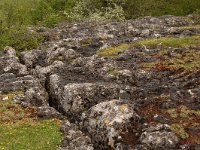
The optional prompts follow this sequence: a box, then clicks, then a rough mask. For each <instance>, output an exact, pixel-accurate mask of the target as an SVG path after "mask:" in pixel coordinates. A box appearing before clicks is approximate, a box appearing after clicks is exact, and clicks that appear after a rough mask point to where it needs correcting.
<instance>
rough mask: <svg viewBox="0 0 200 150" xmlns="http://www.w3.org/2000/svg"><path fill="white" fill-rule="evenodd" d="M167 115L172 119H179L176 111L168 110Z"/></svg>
mask: <svg viewBox="0 0 200 150" xmlns="http://www.w3.org/2000/svg"><path fill="white" fill-rule="evenodd" d="M167 113H168V114H169V115H170V116H171V117H172V118H177V117H178V113H177V110H176V109H169V110H167Z"/></svg>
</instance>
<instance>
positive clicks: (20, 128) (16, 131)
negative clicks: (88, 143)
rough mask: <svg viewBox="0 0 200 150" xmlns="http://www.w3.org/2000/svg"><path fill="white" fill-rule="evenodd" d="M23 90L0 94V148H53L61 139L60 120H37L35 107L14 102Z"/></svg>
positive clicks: (31, 149) (53, 149)
mask: <svg viewBox="0 0 200 150" xmlns="http://www.w3.org/2000/svg"><path fill="white" fill-rule="evenodd" d="M15 96H23V92H14V93H9V94H1V95H0V133H1V134H0V150H55V149H56V148H57V147H58V145H59V144H60V142H61V140H62V134H61V132H60V131H59V128H60V124H61V121H60V120H55V119H52V120H43V121H42V120H38V118H37V116H36V109H35V108H22V107H21V106H19V105H17V104H14V103H13V101H12V99H13V97H15Z"/></svg>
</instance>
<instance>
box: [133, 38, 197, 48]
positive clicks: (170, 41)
mask: <svg viewBox="0 0 200 150" xmlns="http://www.w3.org/2000/svg"><path fill="white" fill-rule="evenodd" d="M199 44H200V37H199V36H192V37H184V38H158V39H147V40H142V41H138V42H136V43H135V44H134V46H136V47H141V46H147V47H150V48H155V47H157V46H160V47H162V48H167V47H175V48H180V47H195V46H199Z"/></svg>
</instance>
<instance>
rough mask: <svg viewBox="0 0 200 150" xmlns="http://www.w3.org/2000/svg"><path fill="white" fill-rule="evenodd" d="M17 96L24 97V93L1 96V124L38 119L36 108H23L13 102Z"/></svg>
mask: <svg viewBox="0 0 200 150" xmlns="http://www.w3.org/2000/svg"><path fill="white" fill-rule="evenodd" d="M15 96H23V93H22V92H13V93H9V94H2V95H1V96H0V123H1V124H3V123H4V124H5V123H15V122H18V121H25V120H27V119H30V118H31V119H33V120H34V119H36V108H33V107H29V108H22V107H21V106H20V105H17V104H15V103H14V102H13V101H12V100H13V98H14V97H15Z"/></svg>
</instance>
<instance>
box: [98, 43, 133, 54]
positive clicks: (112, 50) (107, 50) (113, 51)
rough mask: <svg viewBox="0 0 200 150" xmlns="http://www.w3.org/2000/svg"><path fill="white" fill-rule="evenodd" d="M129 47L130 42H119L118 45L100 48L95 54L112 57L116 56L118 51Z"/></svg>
mask: <svg viewBox="0 0 200 150" xmlns="http://www.w3.org/2000/svg"><path fill="white" fill-rule="evenodd" d="M129 48H131V44H121V45H119V46H113V47H109V48H105V49H101V50H99V51H98V52H97V55H99V56H101V57H114V56H117V55H118V54H119V53H120V52H123V51H125V50H127V49H129Z"/></svg>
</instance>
